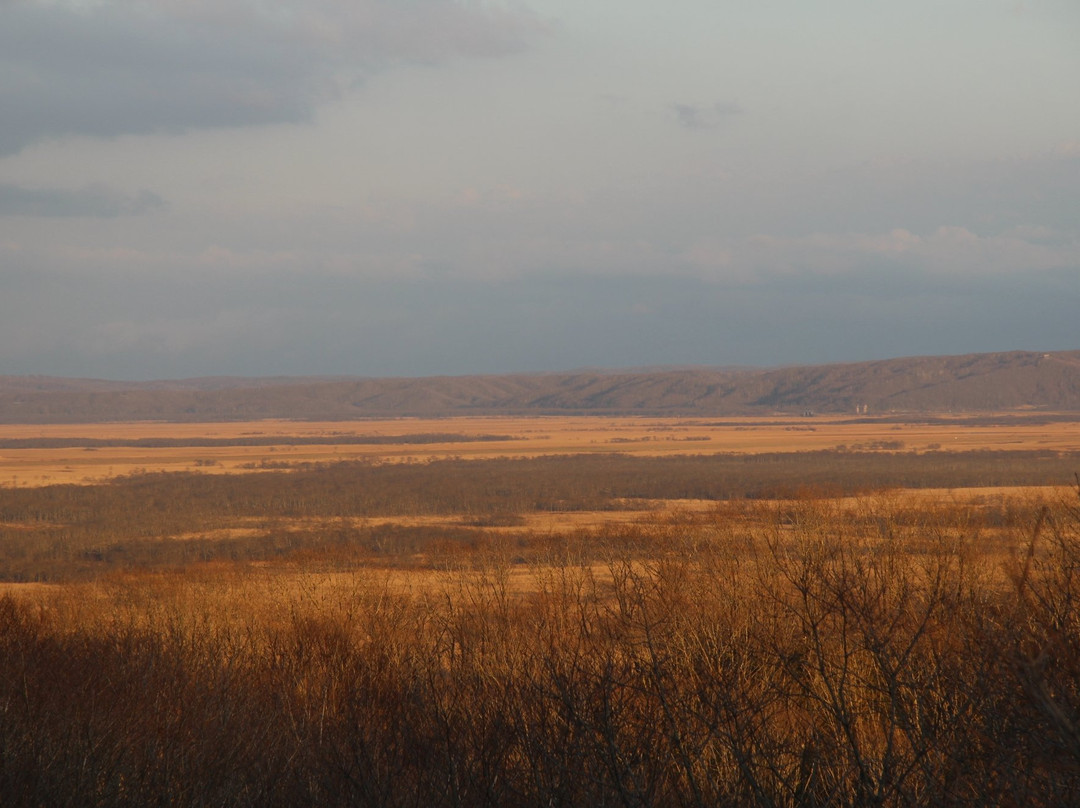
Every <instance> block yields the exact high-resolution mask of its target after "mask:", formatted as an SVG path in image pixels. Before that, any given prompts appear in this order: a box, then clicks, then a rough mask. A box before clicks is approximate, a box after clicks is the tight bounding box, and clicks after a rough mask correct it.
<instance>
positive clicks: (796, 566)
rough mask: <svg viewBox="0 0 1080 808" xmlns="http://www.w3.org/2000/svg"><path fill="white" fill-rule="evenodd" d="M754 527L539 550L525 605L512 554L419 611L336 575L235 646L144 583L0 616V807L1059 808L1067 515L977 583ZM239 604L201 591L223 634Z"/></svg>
mask: <svg viewBox="0 0 1080 808" xmlns="http://www.w3.org/2000/svg"><path fill="white" fill-rule="evenodd" d="M757 507H759V508H760V509H761V511H762V512H763V513H764V512H766V511H767V510H768V508H769V507H770V506H765V505H761V506H757ZM772 507H773V510H772V513H773V514H774V517H775V518H773V519H772V520H771V521H766V522H764V523H761V524H756V525H752V526H749V527H748V526H746V525H744V524H741V523H739V522H738V521H737V520H732V519H726V518H720V517H717V518H715V519H713V520H712V521H711V522H710V523H709V524H703V525H701V526H699V527H698V528H695V529H691V528H685V527H678V528H672V529H671V530H669V531H667V532H666V533H657V534H655V535H653V536H652V537H651V541H652V542H653V543H654V544H653V553H652V555H651V557H650V558H645V557H642V556H640V555H639V554H637V553H636V552H631V551H629V550H628V549H627V547H626V546H625V545H623V544H621V543H620V542H619V541H617V540H616V537H614V536H612V537H610V539H611V540H610V541H609V543H608V544H607V546H606V548H605V547H603V546H595V547H593V548H592V550H591V551H590V552H591V554H592V555H591V556H590V558H585V557H583V556H582V555H580V554H579V552H578V549H577V546H576V544H575V543H574V542H572V541H568V542H566V543H564V544H562V545H561V546H552V547H550V548H549V553H548V555H547V556H546V557H544V558H538V559H537V560H536V564H535V567H534V573H535V576H536V581H537V585H536V587H535V589H534V590H532V591H530V592H529V593H528V594H525V595H520V594H517V593H516V592H515V590H514V589H513V587H512V586H511V584H510V572H511V571H512V569H513V568H514V566H515V565H514V560H513V558H512V554H513V553H515V552H517V550H516V548H514V547H513V546H501V545H498V544H493V545H491V546H489V547H486V548H481V549H480V550H478V551H477V553H476V554H475V555H474V556H473V557H471V559H470V560H469V563H467V564H464V565H463V567H462V568H461V570H460V571H459V572H456V573H447V575H446V576H445V577H444V578H443V579H442V584H441V587H442V588H441V589H440V590H438V591H437V592H435V593H434V594H431V595H425V594H416V595H406V594H395V593H394V592H393V591H391V590H388V589H387V588H386V587H385V586H380V585H379V583H378V579H377V577H373V576H371V575H370V574H369V573H358V574H357V577H356V578H355V584H354V586H352V587H351V588H348V589H346V590H344V592H345V594H341V595H339V596H337V597H335V598H334V599H332V600H327V599H326V598H322V597H317V596H315V595H314V594H312V593H313V592H314V590H313V589H308V590H305V589H304V588H303V587H301V588H300V589H299V590H294V591H292V592H291V593H290V592H282V593H281V594H280V595H278V596H277V597H275V598H274V599H273V600H271V601H270V602H269V605H267V606H266V607H265V611H264V612H263V613H262V614H259V615H255V616H251V615H249V614H247V613H243V614H242V615H241V616H236V617H233V616H231V615H230V613H228V612H226V611H224V610H222V609H220V606H219V605H215V603H212V602H210V601H208V600H207V598H206V597H205V592H204V591H203V590H200V589H198V587H196V586H194V585H192V584H188V585H179V589H178V590H177V591H173V590H172V589H169V587H168V585H167V584H168V582H166V581H162V580H159V579H157V578H152V579H148V580H147V581H146V582H145V583H144V584H142V585H141V586H142V587H143V588H142V589H140V588H139V587H140V584H139V583H137V581H136V582H134V583H133V582H130V581H129V582H128V583H127V584H125V585H124V586H122V587H118V588H117V589H116V590H115V591H114V592H112V594H109V590H108V589H107V588H99V589H97V590H95V591H96V592H97V593H98V594H97V599H85V598H75V599H73V600H72V602H70V603H68V604H67V605H66V606H65V605H64V603H63V602H62V601H57V602H56V603H54V604H52V605H49V604H47V603H46V604H45V605H34V606H30V605H24V604H21V603H19V602H16V601H14V600H12V599H10V598H6V599H0V795H3V798H4V804H5V805H10V806H24V805H25V806H31V805H33V806H37V805H121V804H139V805H144V804H145V805H151V804H153V805H163V804H169V805H173V806H205V805H220V806H256V805H257V806H275V805H282V806H297V805H328V804H329V805H356V806H406V805H463V806H550V805H561V806H607V805H631V806H715V805H747V806H769V808H776V807H788V806H790V807H791V808H795V807H796V806H798V807H799V808H803V807H805V808H809V807H810V806H838V808H844V807H845V806H851V807H852V808H854V807H855V806H868V805H876V806H889V807H891V806H910V805H934V806H946V807H948V806H985V805H1026V806H1060V805H1069V804H1075V802H1076V795H1077V794H1078V793H1080V734H1078V730H1077V727H1078V726H1080V612H1078V609H1077V606H1078V599H1080V512H1078V511H1077V509H1076V508H1075V507H1074V506H1073V505H1072V504H1069V503H1059V504H1056V505H1051V506H1049V507H1047V508H1046V509H1045V510H1042V511H1040V512H1039V515H1037V516H1036V517H1035V518H1034V520H1033V521H1032V522H1031V523H1029V524H1028V525H1026V526H1025V527H1024V529H1022V530H1019V529H1018V530H1016V531H1014V532H1012V533H1010V535H1009V539H1010V541H1009V542H1008V544H1009V545H1011V548H1012V550H1014V551H1015V552H1011V553H1009V554H1006V555H1005V556H1004V558H1006V559H1007V560H1008V563H1007V564H1006V566H1005V567H1004V569H1002V567H1001V566H1000V565H999V564H1000V560H1001V558H1002V557H1001V556H995V557H993V558H989V559H988V557H987V556H986V554H985V548H984V546H983V544H982V541H981V538H980V537H979V536H978V535H977V533H972V534H967V535H956V534H955V533H953V532H951V531H946V530H938V529H936V528H935V527H934V525H933V520H932V518H931V519H929V521H928V522H927V523H925V524H923V525H921V526H909V527H905V525H904V521H905V520H902V519H895V520H894V519H892V518H891V515H890V512H889V511H888V510H887V509H885V510H880V511H878V512H867V513H865V514H863V515H862V516H859V515H858V514H856V518H854V519H849V518H847V517H845V516H843V511H842V510H841V509H839V508H838V506H837V504H836V503H833V502H830V501H827V500H818V501H804V502H796V503H790V504H787V505H784V506H782V507H781V506H772ZM928 516H932V514H928ZM871 527H873V528H874V530H873V532H871V531H870V528H871ZM627 531H628V534H627V535H629V534H630V533H632V532H633V531H632V529H629V528H628V529H627ZM597 558H600V559H602V563H601V564H600V565H599V566H598V565H597V564H596V563H595V561H596V559H597ZM243 580H244V579H242V578H230V579H227V583H228V585H229V586H230V587H233V589H234V591H235V596H236V600H237V602H243V601H245V600H251V599H252V597H253V592H254V590H253V589H250V588H247V589H245V588H244V587H245V586H248V587H250V586H251V584H250V583H249V584H244V583H243ZM171 585H172V586H173V587H176V586H178V585H177V584H176V582H175V581H174V582H172V584H171Z"/></svg>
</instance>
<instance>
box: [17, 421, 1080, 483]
mask: <svg viewBox="0 0 1080 808" xmlns="http://www.w3.org/2000/svg"><path fill="white" fill-rule="evenodd" d="M846 421H850V418H849V417H847V416H844V417H840V416H818V417H814V418H805V419H792V418H772V419H763V418H725V419H723V420H722V425H717V421H716V419H713V420H707V419H686V418H634V417H619V418H605V417H562V416H530V417H454V418H440V419H425V418H401V419H382V420H370V421H349V422H295V421H281V420H268V421H253V422H238V423H209V424H190V423H186V424H174V423H164V422H138V423H115V424H46V425H19V424H15V425H11V424H5V425H0V440H3V439H12V438H15V439H34V438H95V439H114V440H116V439H120V440H136V439H142V438H170V439H181V440H183V439H198V438H211V439H218V440H221V439H224V440H228V439H243V438H253V437H256V438H261V439H273V438H275V437H280V438H290V439H295V438H301V439H302V438H304V437H310V438H317V439H323V440H325V439H326V438H328V437H334V436H365V437H367V436H377V437H379V438H380V439H385V438H387V437H393V436H402V437H407V436H415V435H420V434H430V433H451V434H459V435H462V436H471V437H478V436H485V435H508V436H511V439H510V440H500V441H493V440H482V441H472V442H468V441H464V442H452V443H430V444H416V443H408V442H402V443H400V444H399V443H393V442H389V443H380V444H377V445H365V444H339V445H331V444H303V443H300V444H297V445H284V444H282V445H269V446H213V447H165V448H143V447H93V448H83V447H77V448H64V449H23V448H20V449H0V485H18V486H37V485H50V484H56V483H88V482H95V481H100V480H106V479H111V478H115V477H118V476H123V475H127V474H131V473H135V472H140V471H200V472H203V473H208V474H227V473H233V472H238V471H248V470H251V469H252V468H259V467H265V466H271V467H279V468H280V467H287V466H288V465H289V464H301V463H318V462H331V461H337V460H366V461H369V462H377V463H399V462H426V461H430V460H435V459H445V458H455V457H456V458H464V459H483V458H492V457H538V456H544V455H559V454H598V453H599V454H603V453H613V452H618V453H621V454H629V455H638V456H673V455H695V454H714V453H717V452H734V453H746V454H757V453H764V452H799V451H814V450H822V449H835V448H837V447H841V446H844V447H848V448H853V449H854V448H858V449H860V450H874V449H875V447H876V448H879V449H880V448H881V447H882V446H892V447H893V448H894V450H895V449H896V448H899V449H900V450H903V451H916V452H921V451H928V450H935V449H936V450H943V451H968V450H974V449H992V450H1033V449H1049V450H1055V451H1077V450H1080V419H1078V420H1077V421H1060V422H1056V423H1050V424H1031V423H1024V422H1017V423H1012V424H1004V425H1003V424H987V423H984V422H982V421H981V420H980V421H976V420H975V416H972V419H971V421H972V422H971V423H970V424H965V425H963V426H956V425H955V424H948V425H944V424H896V423H892V422H887V421H884V420H879V421H874V420H872V419H871V420H870V422H868V423H846Z"/></svg>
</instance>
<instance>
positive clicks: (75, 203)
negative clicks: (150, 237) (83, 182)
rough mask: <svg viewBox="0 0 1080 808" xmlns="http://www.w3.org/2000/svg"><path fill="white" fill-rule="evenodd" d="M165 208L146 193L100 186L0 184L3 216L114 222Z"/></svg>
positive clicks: (0, 203) (157, 198) (0, 202)
mask: <svg viewBox="0 0 1080 808" xmlns="http://www.w3.org/2000/svg"><path fill="white" fill-rule="evenodd" d="M165 207H166V204H165V200H163V199H162V198H161V197H160V196H158V195H157V194H155V193H154V192H153V191H147V190H142V191H139V193H137V194H135V195H134V196H131V195H129V194H125V193H123V192H121V191H117V190H115V189H113V188H110V187H108V186H106V185H100V184H94V185H88V186H86V187H85V188H81V189H79V190H76V191H69V190H64V189H57V188H43V189H32V188H23V187H22V186H19V185H11V184H7V183H0V216H43V217H72V216H87V217H94V218H106V219H111V218H115V217H117V216H135V215H139V214H142V213H150V212H153V211H156V210H162V209H163V208H165Z"/></svg>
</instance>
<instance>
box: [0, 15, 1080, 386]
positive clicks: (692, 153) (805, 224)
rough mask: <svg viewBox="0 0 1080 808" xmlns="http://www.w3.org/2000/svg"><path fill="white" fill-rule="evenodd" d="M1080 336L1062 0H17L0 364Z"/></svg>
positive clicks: (1072, 77)
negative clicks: (509, 1)
mask: <svg viewBox="0 0 1080 808" xmlns="http://www.w3.org/2000/svg"><path fill="white" fill-rule="evenodd" d="M1014 349H1026V350H1047V351H1049V350H1073V349H1080V3H1077V2H1076V0H1026V1H1025V2H1017V1H1015V0H905V1H904V2H897V1H896V0H894V1H893V2H885V1H884V0H881V1H878V0H829V2H824V1H822V2H812V1H810V0H755V2H750V0H664V2H656V1H655V0H651V1H650V0H575V2H570V0H522V2H513V3H503V2H480V1H479V0H278V2H269V0H0V374H19V375H22V374H42V375H61V376H79V377H96V378H112V379H162V378H182V377H192V376H208V375H244V376H266V375H330V374H335V375H336V374H341V375H365V376H421V375H458V374H471V373H507V372H543V371H556V370H568V369H574V368H583V367H610V368H622V367H643V366H656V365H760V366H775V365H789V364H816V363H826V362H844V361H862V360H868V359H882V358H888V357H894V356H907V355H927V354H961V353H969V352H982V351H999V350H1014Z"/></svg>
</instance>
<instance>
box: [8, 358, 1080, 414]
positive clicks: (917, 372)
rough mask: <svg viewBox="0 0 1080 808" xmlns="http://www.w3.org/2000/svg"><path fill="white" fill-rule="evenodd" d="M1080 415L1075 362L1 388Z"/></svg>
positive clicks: (336, 401) (717, 409)
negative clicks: (1063, 412) (1064, 412)
mask: <svg viewBox="0 0 1080 808" xmlns="http://www.w3.org/2000/svg"><path fill="white" fill-rule="evenodd" d="M1030 410H1036V411H1039V410H1042V411H1047V412H1059V411H1074V412H1075V411H1080V351H1058V352H1053V353H1035V352H1028V351H1011V352H1008V353H984V354H968V355H966V356H924V357H908V358H904V359H887V360H882V361H877V362H857V363H851V364H834V365H817V366H799V367H787V368H768V369H764V368H762V369H758V368H679V369H664V368H658V369H648V370H634V371H616V370H588V371H574V372H568V373H542V374H515V375H501V376H440V377H426V378H416V379H396V378H390V379H370V378H355V377H273V378H242V377H213V378H203V379H185V380H178V381H153V382H117V381H103V380H96V379H68V378H56V377H46V376H0V422H4V423H65V422H94V421H133V420H162V421H231V420H255V419H260V418H294V419H300V420H350V419H355V418H368V417H386V416H446V415H493V414H536V415H544V414H585V415H587V414H637V415H683V416H724V415H771V414H795V415H798V414H802V413H807V412H815V413H821V414H826V413H848V414H852V415H862V414H866V415H881V414H887V413H897V414H903V413H922V414H927V413H948V412H987V411H1030Z"/></svg>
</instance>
